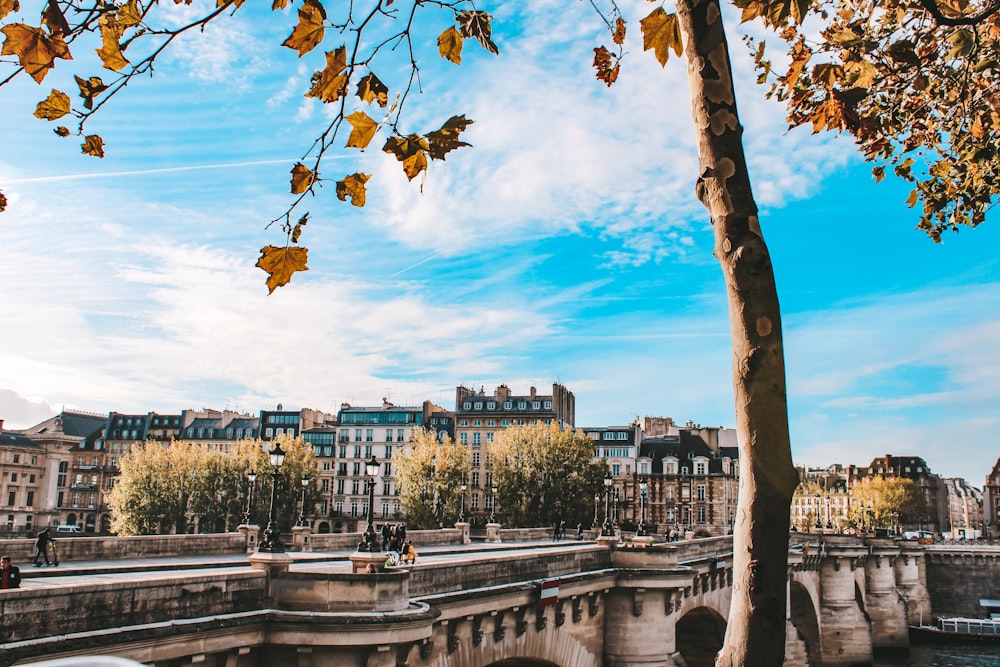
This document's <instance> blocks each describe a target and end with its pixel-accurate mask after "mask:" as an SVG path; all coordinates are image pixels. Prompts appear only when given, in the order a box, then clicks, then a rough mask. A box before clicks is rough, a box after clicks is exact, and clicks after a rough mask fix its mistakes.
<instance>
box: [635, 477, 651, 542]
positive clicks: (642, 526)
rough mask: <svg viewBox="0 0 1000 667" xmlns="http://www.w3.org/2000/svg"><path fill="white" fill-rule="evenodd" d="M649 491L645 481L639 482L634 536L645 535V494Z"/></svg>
mask: <svg viewBox="0 0 1000 667" xmlns="http://www.w3.org/2000/svg"><path fill="white" fill-rule="evenodd" d="M647 491H649V484H648V483H647V482H646V480H642V481H641V482H639V527H638V528H637V529H636V531H635V534H636V535H638V536H640V537H645V535H646V492H647Z"/></svg>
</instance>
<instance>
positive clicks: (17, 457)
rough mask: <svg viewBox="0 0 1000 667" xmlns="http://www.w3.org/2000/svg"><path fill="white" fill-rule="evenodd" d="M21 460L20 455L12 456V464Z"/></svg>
mask: <svg viewBox="0 0 1000 667" xmlns="http://www.w3.org/2000/svg"><path fill="white" fill-rule="evenodd" d="M20 460H21V455H20V454H14V463H18V462H19V461H20Z"/></svg>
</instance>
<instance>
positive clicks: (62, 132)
mask: <svg viewBox="0 0 1000 667" xmlns="http://www.w3.org/2000/svg"><path fill="white" fill-rule="evenodd" d="M52 131H53V132H55V133H56V135H57V136H60V137H68V136H69V128H68V127H66V126H65V125H60V126H59V127H57V128H56V129H54V130H52Z"/></svg>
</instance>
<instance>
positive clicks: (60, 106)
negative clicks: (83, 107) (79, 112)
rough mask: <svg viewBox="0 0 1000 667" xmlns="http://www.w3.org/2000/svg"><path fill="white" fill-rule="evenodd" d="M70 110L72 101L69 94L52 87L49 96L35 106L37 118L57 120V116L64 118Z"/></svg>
mask: <svg viewBox="0 0 1000 667" xmlns="http://www.w3.org/2000/svg"><path fill="white" fill-rule="evenodd" d="M69 112H70V101H69V95H67V94H66V93H64V92H62V91H60V90H56V89H55V88H53V89H52V92H51V93H49V96H48V97H46V98H45V99H44V100H42V101H41V102H39V103H38V106H36V107H35V118H41V119H42V120H56V119H57V118H62V117H63V116H65V115H66V114H68V113H69Z"/></svg>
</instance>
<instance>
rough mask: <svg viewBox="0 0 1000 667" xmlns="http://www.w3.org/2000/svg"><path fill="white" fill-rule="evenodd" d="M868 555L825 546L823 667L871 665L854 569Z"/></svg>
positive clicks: (864, 551)
mask: <svg viewBox="0 0 1000 667" xmlns="http://www.w3.org/2000/svg"><path fill="white" fill-rule="evenodd" d="M867 554H868V550H867V549H864V548H858V547H853V548H852V547H849V546H832V547H831V546H829V545H827V548H826V557H825V558H824V559H823V560H822V563H821V565H820V591H821V592H820V606H819V610H820V618H819V630H820V642H819V644H820V656H819V658H820V659H819V662H820V663H821V664H823V665H824V666H830V667H832V666H833V665H870V664H872V638H871V633H870V632H869V620H868V619H867V618H866V617H865V614H864V612H862V610H861V608H860V607H859V606H858V598H859V596H860V590H859V589H858V581H857V579H858V571H857V568H858V566H859V565H862V563H863V559H864V557H865V556H866V555H867ZM863 581H864V580H863V577H862V584H863Z"/></svg>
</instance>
